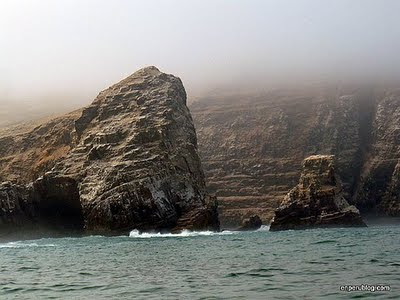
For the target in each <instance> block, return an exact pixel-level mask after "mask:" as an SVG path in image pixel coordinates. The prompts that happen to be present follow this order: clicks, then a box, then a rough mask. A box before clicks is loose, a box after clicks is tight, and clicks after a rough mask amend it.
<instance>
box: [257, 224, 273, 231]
mask: <svg viewBox="0 0 400 300" xmlns="http://www.w3.org/2000/svg"><path fill="white" fill-rule="evenodd" d="M269 227H270V226H269V225H261V227H260V228H258V229H257V230H256V231H269Z"/></svg>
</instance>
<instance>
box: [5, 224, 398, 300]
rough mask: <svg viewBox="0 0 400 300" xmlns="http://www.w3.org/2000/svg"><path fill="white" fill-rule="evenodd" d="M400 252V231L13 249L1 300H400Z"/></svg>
mask: <svg viewBox="0 0 400 300" xmlns="http://www.w3.org/2000/svg"><path fill="white" fill-rule="evenodd" d="M399 246H400V226H370V227H368V228H338V229H315V230H303V231H285V232H269V231H268V228H266V227H264V228H262V229H261V230H258V231H254V232H229V231H227V232H222V233H211V232H201V233H193V232H184V233H182V234H180V235H172V234H166V235H160V234H143V235H140V234H139V233H138V232H136V231H132V232H131V234H130V236H120V237H103V236H87V237H80V238H79V237H77V238H47V239H39V240H29V241H18V242H8V243H1V244H0V283H1V286H0V299H400V249H399ZM359 284H368V285H377V284H381V285H385V286H390V291H384V292H371V291H353V292H348V291H341V290H340V286H344V285H359Z"/></svg>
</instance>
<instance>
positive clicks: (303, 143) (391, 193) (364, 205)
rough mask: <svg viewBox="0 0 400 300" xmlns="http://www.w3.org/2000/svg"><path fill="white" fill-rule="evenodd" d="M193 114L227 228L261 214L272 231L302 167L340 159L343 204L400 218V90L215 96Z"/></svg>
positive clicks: (211, 187)
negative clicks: (314, 159)
mask: <svg viewBox="0 0 400 300" xmlns="http://www.w3.org/2000/svg"><path fill="white" fill-rule="evenodd" d="M190 109H191V112H192V115H193V119H194V122H195V126H196V130H197V136H198V140H199V153H200V157H201V159H202V164H203V168H204V171H205V174H206V180H207V183H208V184H207V185H208V187H209V191H210V192H212V193H215V194H216V196H217V198H218V203H219V216H220V221H221V226H222V227H223V228H237V227H238V226H240V224H241V222H242V221H243V220H244V219H246V218H249V217H250V216H251V215H254V214H256V215H258V216H260V218H261V219H262V221H263V223H264V224H268V223H269V222H270V220H271V219H272V217H273V216H274V211H275V209H276V208H277V207H278V206H279V205H280V203H281V201H282V200H283V198H284V197H285V195H286V194H287V193H288V191H289V190H290V189H291V188H292V187H293V186H295V185H296V184H297V181H298V178H299V176H300V172H301V169H300V166H301V162H302V161H303V159H304V158H306V157H308V156H310V155H314V154H332V155H335V157H336V162H337V163H336V171H337V173H338V175H339V177H340V178H341V180H342V182H343V190H344V196H345V198H346V200H347V201H348V202H349V203H351V204H354V205H356V206H357V208H359V210H360V211H361V212H371V213H374V214H375V213H377V214H381V213H383V214H384V215H400V209H399V208H396V207H398V206H396V203H399V197H398V193H397V194H396V191H397V190H396V188H394V187H395V186H396V182H398V179H396V178H397V177H396V174H398V172H397V173H396V171H395V169H396V165H397V164H398V161H399V159H400V148H399V147H400V136H399V132H400V131H399V128H400V92H399V91H398V90H395V89H392V88H385V89H381V88H370V87H351V86H345V87H343V86H341V87H339V88H336V87H335V88H330V87H322V88H320V87H318V88H307V89H294V90H276V91H271V92H269V93H263V94H259V95H257V94H248V95H246V94H244V95H223V96H212V97H209V98H207V99H199V100H198V101H196V102H195V103H194V104H192V105H191V107H190ZM389 202H390V203H391V204H389ZM381 203H382V204H381Z"/></svg>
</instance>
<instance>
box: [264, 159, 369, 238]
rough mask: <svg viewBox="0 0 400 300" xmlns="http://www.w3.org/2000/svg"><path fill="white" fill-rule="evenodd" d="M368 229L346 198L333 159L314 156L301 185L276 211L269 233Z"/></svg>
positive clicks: (304, 170)
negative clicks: (352, 227)
mask: <svg viewBox="0 0 400 300" xmlns="http://www.w3.org/2000/svg"><path fill="white" fill-rule="evenodd" d="M330 226H366V225H365V223H364V222H363V220H362V218H361V215H360V212H359V210H358V209H357V208H356V207H355V206H353V205H349V203H348V202H347V201H346V199H345V198H344V194H343V188H342V184H341V181H340V179H339V177H338V176H337V175H336V171H335V166H334V156H333V155H314V156H310V157H308V158H306V159H305V160H304V161H303V164H302V172H301V176H300V181H299V184H298V185H296V186H295V187H294V188H293V189H292V190H290V192H289V193H288V194H287V195H286V196H285V198H284V199H283V201H282V203H281V205H280V206H279V207H278V208H277V209H276V211H275V216H274V218H273V220H272V223H271V227H270V230H271V231H276V230H288V229H304V228H312V227H330Z"/></svg>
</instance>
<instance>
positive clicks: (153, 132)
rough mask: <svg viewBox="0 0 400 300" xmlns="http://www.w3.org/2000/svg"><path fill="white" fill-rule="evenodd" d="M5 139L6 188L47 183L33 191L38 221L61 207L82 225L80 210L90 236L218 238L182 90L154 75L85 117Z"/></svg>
mask: <svg viewBox="0 0 400 300" xmlns="http://www.w3.org/2000/svg"><path fill="white" fill-rule="evenodd" d="M0 139H1V141H3V143H2V144H1V146H0V154H1V157H2V159H1V161H0V164H1V166H2V167H3V171H2V172H1V175H0V176H1V177H0V178H1V179H3V180H14V181H17V182H20V183H27V182H29V181H30V180H32V179H35V178H37V177H38V176H39V175H42V176H41V177H40V178H39V179H38V180H35V181H34V183H33V194H34V197H36V198H35V199H37V201H39V202H40V203H41V206H40V207H41V211H40V214H39V215H40V216H43V215H44V214H47V215H49V216H50V215H52V212H53V215H57V212H58V211H60V209H61V208H62V207H63V208H64V215H63V216H62V217H66V218H67V219H68V216H69V218H70V219H71V218H75V220H76V222H79V221H80V220H79V214H77V213H76V212H77V210H78V211H79V210H80V211H81V213H82V216H83V222H84V227H85V229H86V230H92V231H113V230H129V229H133V228H137V229H140V230H153V229H154V230H181V229H185V228H194V229H211V230H217V229H218V226H219V224H218V218H217V213H216V202H215V200H214V199H212V198H211V197H210V196H208V194H207V192H206V189H205V182H204V174H203V171H202V168H201V164H200V160H199V157H198V153H197V139H196V132H195V129H194V126H193V122H192V118H191V115H190V113H189V110H188V108H187V106H186V92H185V89H184V87H183V85H182V82H181V80H180V79H179V78H177V77H175V76H172V75H168V74H164V73H161V72H160V71H159V70H158V69H156V68H155V67H148V68H144V69H141V70H139V71H137V72H136V73H134V74H133V75H131V76H129V77H128V78H126V79H124V80H122V81H121V82H119V83H117V84H115V85H113V86H112V87H110V88H108V89H107V90H104V91H102V92H101V93H100V94H99V95H98V96H97V98H96V99H95V100H94V102H93V103H92V104H91V105H90V106H88V107H86V108H84V109H83V110H82V111H81V112H76V113H75V114H70V115H68V116H66V117H61V118H59V119H56V120H53V121H50V122H49V123H46V124H44V125H40V126H38V127H36V128H34V129H33V130H31V131H27V132H22V133H20V134H17V135H14V136H12V135H9V136H3V137H0ZM4 141H5V142H4ZM24 164H25V167H22V165H24ZM50 169H51V171H48V172H45V171H46V170H50ZM77 200H78V201H77ZM175 227H177V228H175Z"/></svg>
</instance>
